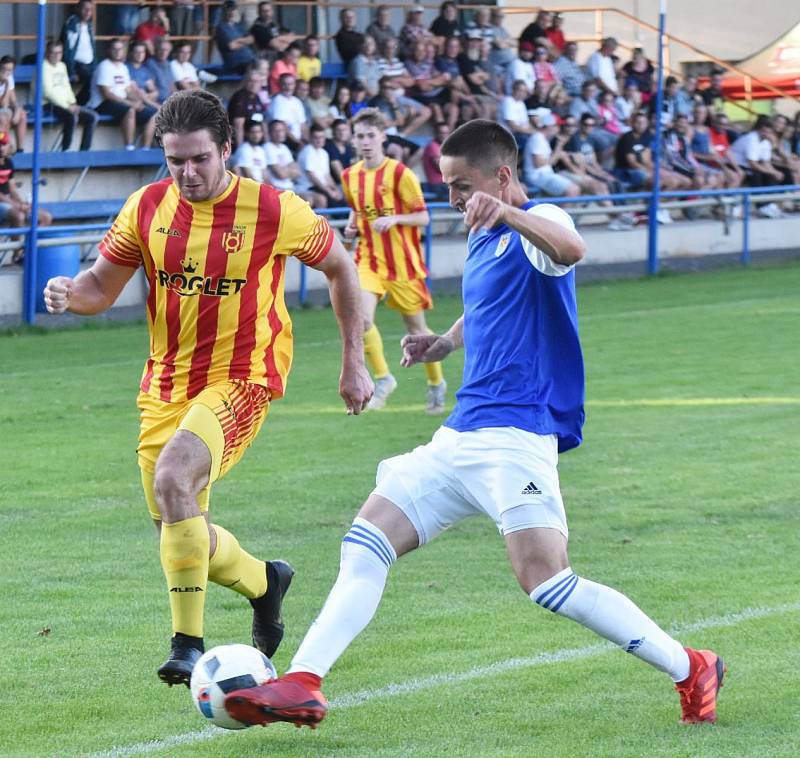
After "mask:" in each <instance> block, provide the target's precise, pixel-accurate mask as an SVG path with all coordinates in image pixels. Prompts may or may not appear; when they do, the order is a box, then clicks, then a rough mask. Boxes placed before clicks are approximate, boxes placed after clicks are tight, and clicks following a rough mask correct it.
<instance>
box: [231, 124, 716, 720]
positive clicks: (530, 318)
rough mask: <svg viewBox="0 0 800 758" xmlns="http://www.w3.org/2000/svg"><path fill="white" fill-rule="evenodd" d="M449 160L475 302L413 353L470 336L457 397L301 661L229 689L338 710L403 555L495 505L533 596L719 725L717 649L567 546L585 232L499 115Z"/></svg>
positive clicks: (234, 711) (270, 707)
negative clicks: (526, 168)
mask: <svg viewBox="0 0 800 758" xmlns="http://www.w3.org/2000/svg"><path fill="white" fill-rule="evenodd" d="M439 165H440V168H441V171H442V176H443V178H444V181H445V183H446V184H447V185H448V187H449V189H450V204H451V205H452V206H453V207H454V208H456V209H457V210H459V211H461V212H462V213H464V221H465V223H466V225H467V227H468V228H469V230H470V233H469V237H468V240H467V248H468V252H467V259H466V262H465V264H464V276H463V286H462V292H463V300H464V314H463V316H462V317H461V318H459V319H458V320H457V321H456V323H455V324H453V326H452V327H451V328H450V330H449V331H448V332H447V333H446V334H444V335H441V336H438V335H433V334H431V335H408V336H406V337H405V338H404V339H403V352H404V356H403V364H404V365H406V366H410V365H413V364H414V363H417V362H420V361H423V362H426V361H431V360H441V359H443V358H444V357H446V356H447V355H449V354H450V353H451V352H452V351H453V350H454V349H456V348H457V347H462V346H463V348H464V378H463V382H462V385H461V388H460V389H459V390H458V392H457V393H456V406H455V408H454V409H453V412H452V413H451V414H450V416H449V417H448V418H447V420H446V421H445V422H444V425H443V426H442V427H441V428H440V429H439V430H438V431H437V432H436V434H434V436H433V439H432V440H431V442H430V443H429V444H427V445H423V446H420V447H417V448H416V449H414V450H413V451H412V452H410V453H407V454H405V455H399V456H396V457H394V458H389V459H388V460H385V461H382V462H381V463H380V465H379V467H378V476H377V486H376V487H375V489H374V490H373V492H372V494H371V495H370V496H369V497H368V498H367V500H366V502H365V503H364V505H363V506H362V507H361V510H360V511H359V514H358V517H357V518H356V519H355V521H354V522H353V525H352V527H351V528H350V530H349V531H348V532H347V534H346V535H345V537H344V541H343V543H342V552H341V565H340V569H339V576H338V578H337V580H336V584H335V585H334V587H333V589H332V590H331V593H330V595H329V596H328V599H327V601H326V602H325V606H324V607H323V609H322V611H321V612H320V615H319V616H318V617H317V619H316V621H315V622H314V624H313V625H312V627H311V629H310V630H309V631H308V633H307V634H306V637H305V639H304V640H303V642H302V643H301V645H300V648H299V650H298V651H297V653H296V655H295V656H294V658H293V659H292V664H291V667H290V669H289V673H288V674H287V675H286V676H284V677H281V678H279V679H277V680H275V681H272V682H269V683H267V684H265V685H261V686H260V687H255V688H253V689H247V690H239V691H238V692H232V693H230V694H229V695H228V697H227V698H226V701H225V706H226V708H227V709H228V711H229V712H230V713H231V715H232V716H233V717H234V718H236V719H239V720H242V721H245V722H247V723H269V722H270V721H291V722H294V723H295V724H298V725H300V724H309V725H315V724H316V723H317V722H318V721H320V720H321V719H322V718H323V717H324V715H325V711H326V702H325V698H324V696H323V695H322V693H321V692H320V686H321V683H322V677H323V676H325V675H326V674H327V672H328V671H329V669H330V667H331V666H332V665H333V664H334V662H335V661H336V660H337V658H338V657H339V656H340V655H341V654H342V653H343V652H344V650H345V649H346V648H347V646H348V645H349V644H350V643H351V642H352V640H353V639H354V638H355V637H356V635H357V634H358V633H359V632H360V631H361V630H362V629H363V628H364V627H365V626H366V625H367V624H368V623H369V621H370V619H371V618H372V616H373V614H374V613H375V611H376V609H377V607H378V604H379V602H380V599H381V596H382V594H383V589H384V586H385V583H386V578H387V575H388V572H389V568H390V567H391V565H392V564H393V563H394V561H395V560H396V559H397V557H398V556H401V555H403V554H405V553H407V552H409V551H411V550H414V549H416V548H417V547H420V546H422V545H424V544H425V543H427V542H429V541H430V540H432V539H433V538H434V537H436V536H437V535H439V534H441V533H442V531H444V530H445V529H446V528H447V527H448V526H450V525H451V524H455V523H457V522H458V521H461V520H462V519H464V518H467V517H468V516H471V515H473V514H476V513H484V514H486V515H488V516H489V517H490V518H491V519H492V520H493V521H494V522H495V524H496V525H497V528H498V530H499V531H500V533H501V534H502V535H503V537H504V539H505V543H506V549H507V551H508V555H509V558H510V560H511V566H512V568H513V570H514V573H515V574H516V577H517V580H518V581H519V583H520V585H521V587H522V589H523V590H524V592H525V593H526V594H527V595H529V596H530V598H531V600H532V601H533V602H535V603H536V604H537V605H539V606H541V607H542V608H545V609H547V610H549V611H552V612H553V613H557V614H559V615H561V616H565V617H567V618H569V619H572V620H574V621H577V622H578V623H579V624H582V625H583V626H585V627H587V628H588V629H591V630H592V631H594V632H595V633H597V634H599V635H600V636H601V637H605V638H606V639H607V640H610V641H611V642H613V643H615V644H616V645H618V646H619V647H620V648H621V649H622V650H625V651H626V652H628V653H631V654H633V655H634V656H636V657H637V658H639V659H641V660H643V661H645V662H647V663H649V664H650V665H651V666H653V667H655V668H656V669H658V670H660V671H663V672H665V673H666V674H667V675H668V676H669V677H671V679H672V680H673V681H674V682H675V683H676V688H677V690H678V692H679V693H680V696H681V708H682V718H683V721H685V722H697V721H714V720H715V719H716V699H717V690H718V689H719V686H720V684H721V682H722V675H723V671H724V665H723V663H722V660H721V659H720V658H719V656H717V655H716V654H715V653H713V652H712V651H710V650H693V649H690V648H684V647H682V646H681V644H680V643H679V642H678V641H677V640H675V639H673V638H672V637H670V636H669V635H668V634H667V633H666V632H664V631H663V630H662V629H660V628H659V627H658V626H657V625H656V624H655V622H653V621H652V620H651V619H650V618H648V617H647V616H646V615H645V614H644V613H643V612H642V611H641V610H640V609H639V608H638V607H637V606H636V605H634V604H633V603H632V602H631V601H630V600H629V599H628V598H627V597H625V596H624V595H622V594H621V593H619V592H617V591H616V590H613V589H611V588H610V587H606V586H604V585H602V584H598V583H596V582H592V581H589V580H588V579H584V578H583V577H580V576H578V575H577V574H575V573H574V572H573V571H572V568H571V567H570V563H569V558H568V556H567V535H568V530H567V522H566V515H565V513H564V505H563V502H562V500H561V493H560V489H559V481H558V471H557V465H558V454H559V453H561V452H565V451H567V450H570V449H572V448H575V447H577V446H578V445H579V444H580V443H581V439H582V427H583V419H584V411H583V400H584V372H583V357H582V352H581V346H580V340H579V337H578V316H577V305H576V301H575V281H574V276H575V274H574V270H573V267H574V265H575V263H577V262H578V261H579V260H580V259H581V258H582V257H583V255H584V251H585V245H584V242H583V240H582V239H581V237H580V235H578V233H577V232H576V231H575V225H574V224H573V222H572V219H571V218H570V216H569V215H568V214H567V213H566V212H565V211H563V210H562V209H561V208H558V207H556V206H555V205H547V204H543V205H536V204H535V203H534V202H533V201H530V200H528V198H527V195H526V193H525V190H524V189H523V187H522V186H521V185H520V183H519V180H518V179H517V169H516V167H517V146H516V142H515V140H514V137H513V136H512V135H511V133H510V132H508V131H507V130H506V129H504V128H503V127H502V126H500V125H499V124H497V123H495V122H493V121H484V120H474V121H469V122H467V123H466V124H464V125H463V126H461V127H459V128H458V129H456V131H454V132H453V133H452V134H451V135H450V137H448V138H447V140H445V142H444V144H443V145H442V157H441V160H440V163H439Z"/></svg>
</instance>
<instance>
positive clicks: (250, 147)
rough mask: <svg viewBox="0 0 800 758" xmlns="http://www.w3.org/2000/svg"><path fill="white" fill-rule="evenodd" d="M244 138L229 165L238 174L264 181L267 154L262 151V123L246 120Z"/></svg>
mask: <svg viewBox="0 0 800 758" xmlns="http://www.w3.org/2000/svg"><path fill="white" fill-rule="evenodd" d="M244 135H245V140H244V142H242V144H241V145H239V147H238V149H237V150H236V152H235V153H234V154H233V158H231V165H232V166H233V168H234V169H236V173H237V174H239V176H245V177H247V178H248V179H254V180H255V181H257V182H264V181H265V180H266V178H267V154H266V152H265V151H264V144H263V143H264V123H263V122H262V121H247V122H246V123H245V126H244Z"/></svg>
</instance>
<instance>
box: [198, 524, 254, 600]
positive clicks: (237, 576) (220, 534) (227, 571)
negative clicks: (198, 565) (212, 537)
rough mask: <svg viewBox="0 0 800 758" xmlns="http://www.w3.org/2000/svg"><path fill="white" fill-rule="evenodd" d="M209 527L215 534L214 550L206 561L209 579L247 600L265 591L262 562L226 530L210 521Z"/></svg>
mask: <svg viewBox="0 0 800 758" xmlns="http://www.w3.org/2000/svg"><path fill="white" fill-rule="evenodd" d="M211 528H212V529H213V530H214V531H215V532H216V533H217V549H216V550H215V551H214V555H212V556H211V560H210V561H209V563H208V578H209V580H210V581H212V582H214V584H220V585H222V586H223V587H229V588H230V589H232V590H233V591H234V592H238V593H239V594H240V595H244V596H245V597H246V598H250V599H251V600H252V599H253V598H255V597H261V596H262V595H264V594H265V593H266V591H267V568H266V564H265V563H264V561H260V560H258V558H253V556H252V555H250V553H248V552H247V551H246V550H242V548H241V547H239V541H238V540H237V539H236V537H234V536H233V535H232V534H231V533H230V532H229V531H228V530H227V529H223V528H222V527H221V526H219V525H218V524H212V525H211Z"/></svg>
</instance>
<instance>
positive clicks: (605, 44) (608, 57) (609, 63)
mask: <svg viewBox="0 0 800 758" xmlns="http://www.w3.org/2000/svg"><path fill="white" fill-rule="evenodd" d="M616 49H617V40H616V39H614V37H606V38H605V39H604V40H603V41H602V43H601V44H600V49H599V50H595V52H593V53H592V54H591V55H590V56H589V60H588V61H587V62H586V69H587V71H588V72H589V76H590V77H591V78H592V79H593V80H594V83H595V84H596V85H597V86H598V87H599V88H600V91H601V92H612V93H613V94H614V96H615V97H616V96H617V95H618V94H619V92H618V89H619V85H618V84H617V69H616V67H615V65H614V51H615V50H616Z"/></svg>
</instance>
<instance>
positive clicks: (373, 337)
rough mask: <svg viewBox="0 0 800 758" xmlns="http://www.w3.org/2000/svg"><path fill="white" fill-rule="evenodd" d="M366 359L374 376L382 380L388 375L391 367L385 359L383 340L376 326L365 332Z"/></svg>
mask: <svg viewBox="0 0 800 758" xmlns="http://www.w3.org/2000/svg"><path fill="white" fill-rule="evenodd" d="M364 357H365V358H366V359H367V363H368V364H369V367H370V368H371V369H372V376H374V377H375V378H376V379H380V378H381V377H384V376H387V375H388V373H389V366H388V364H387V363H386V358H384V357H383V340H382V339H381V333H380V332H379V331H378V327H377V326H375V324H373V325H372V326H371V327H370V328H369V329H367V331H366V332H364Z"/></svg>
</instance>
